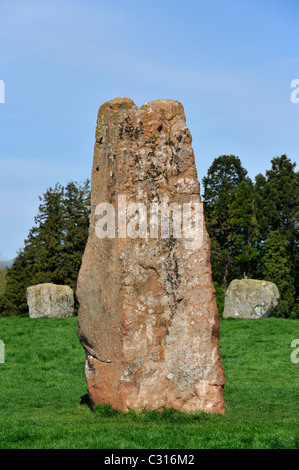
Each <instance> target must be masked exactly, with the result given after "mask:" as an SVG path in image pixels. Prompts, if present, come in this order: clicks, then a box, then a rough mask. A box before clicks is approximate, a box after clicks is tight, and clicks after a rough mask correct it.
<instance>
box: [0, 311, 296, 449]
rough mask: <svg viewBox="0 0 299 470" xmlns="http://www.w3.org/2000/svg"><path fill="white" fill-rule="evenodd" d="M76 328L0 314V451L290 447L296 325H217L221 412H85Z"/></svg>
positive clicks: (228, 322)
mask: <svg viewBox="0 0 299 470" xmlns="http://www.w3.org/2000/svg"><path fill="white" fill-rule="evenodd" d="M76 324H77V320H76V318H70V319H60V320H50V319H29V318H0V339H2V340H3V341H4V342H5V364H0V448H10V449H12V448H18V449H20V448H31V449H32V448H46V449H52V448H58V449H65V448H75V449H82V448H97V449H141V448H144V449H188V448H189V449H201V448H209V449H210V448H216V449H220V448H225V449H228V448H249V449H252V448H274V449H277V448H299V363H298V364H293V363H292V362H291V360H290V355H291V352H292V349H291V347H290V345H291V342H292V340H293V339H295V338H299V321H296V320H294V321H292V320H283V319H275V318H273V319H265V320H247V321H246V320H222V321H221V341H220V349H221V357H222V362H223V366H224V369H225V375H226V386H225V392H224V400H225V405H226V414H225V416H214V415H207V414H203V413H199V414H197V415H194V416H190V415H184V414H180V413H176V412H172V411H165V412H164V413H162V414H159V413H154V412H151V413H149V412H143V413H141V414H140V415H137V414H136V413H129V414H123V413H115V412H113V411H112V410H111V409H110V408H107V407H105V406H104V407H103V406H100V407H98V408H97V409H96V410H95V411H94V412H93V411H91V410H90V409H89V407H88V406H87V404H86V403H84V399H83V400H82V398H81V397H83V396H84V395H85V394H86V383H85V377H84V363H85V355H84V352H83V349H82V347H81V346H80V344H79V342H78V339H77V336H76Z"/></svg>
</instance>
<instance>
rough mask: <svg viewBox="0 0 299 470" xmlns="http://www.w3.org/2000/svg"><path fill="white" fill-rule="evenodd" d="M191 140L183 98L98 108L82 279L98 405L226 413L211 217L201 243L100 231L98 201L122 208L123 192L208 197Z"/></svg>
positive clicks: (82, 335) (82, 325) (81, 330)
mask: <svg viewBox="0 0 299 470" xmlns="http://www.w3.org/2000/svg"><path fill="white" fill-rule="evenodd" d="M191 141H192V139H191V135H190V131H189V129H188V128H187V127H186V120H185V114H184V109H183V106H182V105H181V104H180V103H178V102H176V101H172V100H159V101H154V102H150V103H146V104H145V105H143V106H142V107H141V108H138V106H136V105H135V103H134V102H133V101H131V100H130V99H128V98H116V99H114V100H112V101H109V102H107V103H104V104H103V105H102V106H101V108H100V110H99V113H98V119H97V128H96V143H95V150H94V162H93V169H92V182H91V187H92V194H91V198H92V200H91V206H92V207H91V218H90V230H89V238H88V242H87V245H86V249H85V253H84V256H83V260H82V266H81V270H80V273H79V278H78V286H77V297H78V300H79V304H80V308H79V314H78V336H79V339H80V341H81V343H82V345H83V347H84V348H85V351H86V367H85V373H86V380H87V386H88V391H89V395H90V399H91V402H92V403H93V404H96V403H100V402H105V403H109V404H110V405H112V406H113V407H114V408H117V409H120V410H127V409H128V408H133V409H141V408H142V407H147V408H148V409H161V408H163V407H168V408H175V409H178V410H181V411H195V410H204V411H207V412H216V413H223V411H224V408H223V387H224V373H223V368H222V365H221V361H220V353H219V348H218V341H219V316H218V310H217V305H216V301H215V291H214V287H213V283H212V277H211V265H210V241H209V237H208V234H207V231H206V228H205V224H204V220H202V244H201V246H200V247H197V248H194V247H193V245H192V244H191V245H190V246H191V248H190V246H189V245H188V243H187V241H186V237H187V235H186V236H185V235H182V237H181V238H175V237H173V236H171V237H168V238H161V236H159V238H152V237H151V236H148V237H147V238H142V237H139V238H130V237H128V236H127V237H125V236H124V232H123V228H120V227H119V226H117V227H116V228H118V232H116V238H109V237H107V238H102V239H99V238H98V237H97V235H96V227H97V224H98V221H99V215H97V214H98V210H96V207H97V206H98V204H100V203H103V202H109V203H112V204H113V206H114V207H117V206H118V196H119V195H125V196H126V201H127V204H129V203H131V202H139V203H146V204H147V207H149V203H152V202H155V201H156V202H161V201H162V200H164V199H165V198H166V197H168V199H169V204H170V203H173V202H176V203H178V204H184V203H190V202H192V203H194V202H195V203H196V202H197V203H200V201H201V200H200V195H199V183H198V178H197V172H196V167H195V161H194V154H193V150H192V146H191ZM116 212H117V211H116ZM117 213H118V212H117ZM147 215H149V209H148V212H147ZM202 219H203V217H202ZM128 220H129V219H128ZM131 222H132V217H131V218H130V223H131ZM128 232H129V228H128ZM121 236H124V238H121Z"/></svg>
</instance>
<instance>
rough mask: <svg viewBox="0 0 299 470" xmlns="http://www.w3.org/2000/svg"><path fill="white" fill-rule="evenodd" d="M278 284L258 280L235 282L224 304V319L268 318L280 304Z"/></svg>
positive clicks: (231, 285)
mask: <svg viewBox="0 0 299 470" xmlns="http://www.w3.org/2000/svg"><path fill="white" fill-rule="evenodd" d="M279 297H280V295H279V291H278V288H277V286H276V284H273V283H272V282H268V281H259V280H256V279H242V280H234V281H232V282H231V283H230V285H229V287H228V289H227V291H226V294H225V302H224V312H223V318H247V319H258V318H268V317H270V316H271V315H272V313H273V310H274V309H275V307H277V305H278V302H279Z"/></svg>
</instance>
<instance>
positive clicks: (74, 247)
mask: <svg viewBox="0 0 299 470" xmlns="http://www.w3.org/2000/svg"><path fill="white" fill-rule="evenodd" d="M39 199H40V205H39V211H38V214H37V216H36V217H35V219H34V221H35V225H34V226H33V227H32V228H31V229H30V231H29V234H28V237H27V238H26V240H25V242H24V248H23V249H22V250H20V251H19V252H18V253H17V256H16V258H15V260H14V263H13V265H12V267H11V268H9V269H8V270H7V274H6V286H5V291H4V293H3V294H2V295H0V315H3V316H10V315H28V306H27V300H26V289H27V287H29V286H32V285H36V284H42V283H53V284H61V285H65V284H66V285H68V286H70V287H71V288H72V289H73V291H74V292H75V289H76V283H77V277H78V272H79V269H80V265H81V260H82V255H83V252H84V248H85V245H86V242H87V237H88V227H89V213H90V182H89V180H86V181H84V182H83V183H77V182H70V183H68V184H67V185H66V186H65V187H64V186H62V185H60V184H58V183H57V184H56V185H55V187H54V188H49V189H47V191H46V192H45V193H44V194H43V196H42V197H40V198H39ZM76 306H77V305H76Z"/></svg>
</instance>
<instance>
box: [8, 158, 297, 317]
mask: <svg viewBox="0 0 299 470" xmlns="http://www.w3.org/2000/svg"><path fill="white" fill-rule="evenodd" d="M295 167H296V164H295V163H293V162H292V161H291V160H290V159H289V158H288V157H287V156H286V155H282V156H281V157H276V158H273V160H272V161H271V168H270V169H269V170H267V171H266V174H265V175H262V174H258V175H257V176H256V177H255V180H254V181H252V180H251V179H250V178H249V177H248V174H247V171H246V169H245V168H244V167H243V166H242V163H241V161H240V159H239V157H236V156H234V155H222V156H220V157H218V158H215V160H214V161H213V163H212V165H211V166H210V168H209V169H208V172H207V175H206V176H205V177H204V178H203V202H204V211H205V220H206V225H207V230H208V232H209V235H210V239H211V264H212V273H213V281H214V284H215V288H216V297H217V303H218V307H219V311H220V313H222V311H223V302H224V294H225V290H226V289H227V287H228V285H229V283H230V282H231V281H232V280H233V279H241V278H252V279H264V280H267V281H271V282H274V283H275V284H276V285H277V286H278V289H279V291H280V295H281V301H280V303H279V305H278V307H277V308H276V316H278V317H284V318H299V292H298V291H299V281H298V278H299V276H298V263H299V260H298V229H299V224H298V211H299V196H298V188H299V184H298V183H299V176H298V175H299V174H298V172H296V171H295ZM89 214H90V181H89V180H86V181H85V182H83V183H77V182H70V183H68V184H67V185H66V186H65V187H63V186H61V185H60V184H56V185H55V187H54V188H49V189H47V191H46V192H45V193H44V194H43V196H42V197H40V206H39V211H38V214H37V216H36V217H35V225H34V227H32V228H31V230H30V231H29V234H28V237H27V238H26V240H25V244H24V248H23V249H22V250H20V251H19V252H18V254H17V256H16V259H15V261H14V264H13V266H12V267H11V268H9V269H8V270H7V272H6V279H5V288H4V292H2V293H1V292H0V315H3V316H7V315H28V308H27V301H26V288H27V287H29V286H30V285H35V284H40V283H45V282H51V283H54V284H67V285H69V286H70V287H71V288H72V289H73V290H74V292H75V289H76V283H77V277H78V273H79V269H80V264H81V260H82V255H83V252H84V248H85V244H86V241H87V237H88V227H89ZM76 306H77V304H76Z"/></svg>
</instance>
